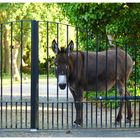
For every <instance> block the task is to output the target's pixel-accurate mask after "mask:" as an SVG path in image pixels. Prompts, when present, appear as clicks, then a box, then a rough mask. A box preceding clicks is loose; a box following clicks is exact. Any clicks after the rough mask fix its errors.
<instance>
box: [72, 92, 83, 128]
mask: <svg viewBox="0 0 140 140" xmlns="http://www.w3.org/2000/svg"><path fill="white" fill-rule="evenodd" d="M70 90H71V93H72V95H73V98H74V101H75V109H76V120H75V121H74V123H75V125H76V127H77V126H82V123H83V103H82V100H83V95H82V93H83V91H82V90H79V89H78V90H73V89H70Z"/></svg>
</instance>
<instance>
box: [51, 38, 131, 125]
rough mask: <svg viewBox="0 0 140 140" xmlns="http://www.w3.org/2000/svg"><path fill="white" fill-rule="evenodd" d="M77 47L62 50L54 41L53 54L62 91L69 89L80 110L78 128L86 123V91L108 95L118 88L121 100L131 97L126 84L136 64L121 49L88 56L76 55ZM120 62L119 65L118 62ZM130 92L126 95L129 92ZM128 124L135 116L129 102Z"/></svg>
mask: <svg viewBox="0 0 140 140" xmlns="http://www.w3.org/2000/svg"><path fill="white" fill-rule="evenodd" d="M73 49H74V43H73V41H72V40H71V41H70V43H69V44H68V46H67V48H64V47H63V48H62V47H61V49H59V48H58V44H57V42H56V41H55V40H53V41H52V50H53V52H54V53H55V54H56V58H55V60H54V64H55V68H56V76H57V79H58V86H59V88H60V89H65V87H66V84H67V85H68V87H69V89H70V91H71V93H72V95H73V98H74V101H75V109H76V120H75V121H74V124H75V125H76V126H82V123H83V103H82V100H83V95H82V94H83V91H96V92H98V91H105V90H109V89H110V88H112V87H113V86H114V85H115V84H116V86H117V92H118V93H119V94H120V96H124V95H125V96H129V93H128V91H127V90H126V88H125V82H126V81H127V80H128V78H129V75H130V73H131V71H132V67H133V61H132V59H131V57H130V55H129V54H127V55H126V54H125V52H124V51H123V50H121V49H120V48H117V53H116V48H112V49H109V50H108V54H107V58H106V51H101V52H98V55H97V54H96V52H88V55H87V53H86V52H84V51H78V52H76V51H73ZM116 60H117V62H116ZM125 90H126V91H125ZM123 105H124V101H123V100H121V101H120V108H119V112H118V115H117V117H116V120H115V124H118V123H120V121H121V118H122V108H123ZM126 105H127V120H126V122H130V121H131V117H132V112H131V104H130V101H128V100H127V101H126Z"/></svg>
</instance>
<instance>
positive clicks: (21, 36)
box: [20, 21, 23, 128]
mask: <svg viewBox="0 0 140 140" xmlns="http://www.w3.org/2000/svg"><path fill="white" fill-rule="evenodd" d="M22 55H23V21H21V22H20V101H21V102H20V109H21V110H20V118H21V120H20V122H21V124H20V125H21V128H22Z"/></svg>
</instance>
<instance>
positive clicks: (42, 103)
mask: <svg viewBox="0 0 140 140" xmlns="http://www.w3.org/2000/svg"><path fill="white" fill-rule="evenodd" d="M42 129H44V103H42Z"/></svg>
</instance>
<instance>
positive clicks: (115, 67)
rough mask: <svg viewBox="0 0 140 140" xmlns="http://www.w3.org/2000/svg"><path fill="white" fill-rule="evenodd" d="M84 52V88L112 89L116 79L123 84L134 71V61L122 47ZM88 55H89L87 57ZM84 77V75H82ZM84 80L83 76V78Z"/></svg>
mask: <svg viewBox="0 0 140 140" xmlns="http://www.w3.org/2000/svg"><path fill="white" fill-rule="evenodd" d="M83 54H84V58H85V59H84V89H85V90H87V89H88V90H94V91H103V90H106V88H107V90H108V89H110V88H111V87H112V86H113V85H114V84H115V82H116V81H120V82H121V83H122V84H123V83H125V80H127V79H128V77H129V74H130V73H131V71H132V67H133V61H132V59H131V57H130V55H129V54H126V53H125V52H124V51H123V50H121V49H117V51H116V49H115V48H114V49H110V50H108V51H102V52H98V53H96V52H89V53H88V55H87V53H86V52H83ZM87 56H88V57H87ZM81 77H83V75H81ZM81 80H83V78H82V79H81Z"/></svg>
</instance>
